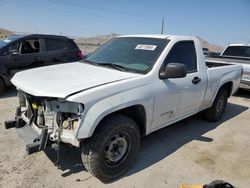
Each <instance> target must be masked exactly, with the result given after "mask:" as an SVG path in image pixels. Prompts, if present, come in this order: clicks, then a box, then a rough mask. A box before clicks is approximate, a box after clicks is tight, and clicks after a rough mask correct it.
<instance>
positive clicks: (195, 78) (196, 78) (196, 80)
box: [192, 76, 201, 84]
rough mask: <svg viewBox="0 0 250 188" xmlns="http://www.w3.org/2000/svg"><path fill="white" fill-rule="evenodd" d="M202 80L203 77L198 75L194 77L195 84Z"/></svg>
mask: <svg viewBox="0 0 250 188" xmlns="http://www.w3.org/2000/svg"><path fill="white" fill-rule="evenodd" d="M200 81H201V79H200V78H199V77H197V76H196V77H194V78H193V80H192V83H193V84H198V83H199V82H200Z"/></svg>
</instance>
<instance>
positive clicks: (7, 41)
mask: <svg viewBox="0 0 250 188" xmlns="http://www.w3.org/2000/svg"><path fill="white" fill-rule="evenodd" d="M3 41H4V42H6V43H9V42H11V40H9V39H4V40H3Z"/></svg>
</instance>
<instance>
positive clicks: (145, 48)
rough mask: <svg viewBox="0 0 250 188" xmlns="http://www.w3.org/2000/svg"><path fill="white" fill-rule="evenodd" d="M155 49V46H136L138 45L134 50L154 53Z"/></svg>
mask: <svg viewBox="0 0 250 188" xmlns="http://www.w3.org/2000/svg"><path fill="white" fill-rule="evenodd" d="M156 47H157V46H156V45H150V44H138V45H137V46H136V47H135V49H136V50H149V51H154V50H155V48H156Z"/></svg>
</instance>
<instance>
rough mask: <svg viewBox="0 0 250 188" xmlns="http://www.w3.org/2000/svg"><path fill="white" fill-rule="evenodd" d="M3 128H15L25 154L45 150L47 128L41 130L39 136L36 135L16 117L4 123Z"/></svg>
mask: <svg viewBox="0 0 250 188" xmlns="http://www.w3.org/2000/svg"><path fill="white" fill-rule="evenodd" d="M4 124H5V128H6V129H10V128H14V127H15V128H16V131H17V134H18V136H19V137H20V138H21V139H22V140H23V141H24V143H25V145H26V151H27V154H28V155H30V154H32V153H35V152H38V151H41V150H45V147H46V144H47V140H48V136H49V135H48V128H43V129H42V132H41V134H38V133H37V132H36V131H35V130H34V129H33V128H32V127H31V126H30V125H28V124H26V123H24V121H23V120H22V119H21V118H19V117H17V118H16V119H15V120H11V121H5V123H4Z"/></svg>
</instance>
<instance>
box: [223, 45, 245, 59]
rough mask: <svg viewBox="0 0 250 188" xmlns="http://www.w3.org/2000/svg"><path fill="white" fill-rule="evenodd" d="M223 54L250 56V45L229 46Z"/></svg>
mask: <svg viewBox="0 0 250 188" xmlns="http://www.w3.org/2000/svg"><path fill="white" fill-rule="evenodd" d="M222 56H233V57H242V58H250V46H229V47H227V49H226V50H225V51H224V53H223V54H222Z"/></svg>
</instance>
